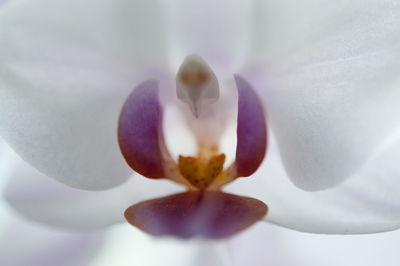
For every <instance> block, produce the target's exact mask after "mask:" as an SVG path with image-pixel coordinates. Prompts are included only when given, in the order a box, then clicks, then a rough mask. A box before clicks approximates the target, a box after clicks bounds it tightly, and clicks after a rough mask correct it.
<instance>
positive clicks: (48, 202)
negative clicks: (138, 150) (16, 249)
mask: <svg viewBox="0 0 400 266" xmlns="http://www.w3.org/2000/svg"><path fill="white" fill-rule="evenodd" d="M180 190H181V188H180V187H178V186H177V185H175V184H174V183H172V182H169V181H164V180H160V181H158V182H157V181H154V180H149V179H147V178H144V177H142V176H139V175H136V176H133V177H132V178H131V179H130V180H129V181H127V182H126V183H124V184H123V185H121V186H119V187H116V188H113V189H109V190H105V191H85V190H79V189H75V188H71V187H68V186H65V185H64V184H61V183H59V182H57V181H54V180H52V179H50V178H48V177H47V176H45V175H43V174H41V173H40V172H38V171H37V170H36V169H34V168H32V167H31V166H29V165H28V164H26V163H24V162H20V163H19V164H18V165H17V167H16V169H15V170H14V172H12V173H11V176H10V181H9V183H8V185H7V187H6V189H5V191H4V197H5V199H6V201H7V202H8V203H9V204H10V206H11V207H12V208H13V209H14V210H15V211H17V212H18V213H19V214H21V215H22V216H24V217H26V218H28V219H31V220H34V221H36V222H39V223H43V224H48V225H51V226H54V227H62V228H72V229H77V230H90V229H99V228H105V227H107V226H111V225H113V224H117V223H121V222H124V221H125V218H124V212H125V210H126V209H127V208H128V207H129V206H131V205H133V204H135V203H137V202H139V201H142V200H146V199H150V198H153V197H157V196H165V195H168V194H172V193H174V192H178V191H180Z"/></svg>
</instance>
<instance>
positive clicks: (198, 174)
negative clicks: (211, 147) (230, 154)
mask: <svg viewBox="0 0 400 266" xmlns="http://www.w3.org/2000/svg"><path fill="white" fill-rule="evenodd" d="M224 163H225V154H220V155H216V156H213V157H211V159H210V160H208V161H203V160H200V159H198V158H195V157H184V156H179V162H178V165H179V171H180V173H181V174H182V176H183V177H184V178H186V180H188V181H189V182H190V183H191V184H192V185H193V186H195V187H197V188H199V189H205V188H207V187H208V186H209V185H210V184H211V183H212V182H213V181H214V179H215V178H216V177H217V176H218V175H219V174H220V173H221V172H222V169H223V166H224Z"/></svg>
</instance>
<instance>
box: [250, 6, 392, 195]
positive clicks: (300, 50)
mask: <svg viewBox="0 0 400 266" xmlns="http://www.w3.org/2000/svg"><path fill="white" fill-rule="evenodd" d="M264 4H265V9H262V8H261V7H259V10H264V12H261V13H260V14H261V15H262V18H263V20H261V21H258V23H259V26H258V31H256V32H257V34H256V36H257V37H258V38H255V39H254V42H255V44H257V47H253V48H254V51H255V54H254V55H253V59H254V58H256V57H257V58H258V59H259V60H258V61H260V60H261V61H263V60H264V65H262V66H261V65H260V66H258V67H259V68H258V70H260V69H262V71H259V72H258V73H257V74H258V75H259V76H260V75H261V76H263V78H262V81H261V80H258V81H259V86H258V88H259V89H260V90H263V94H264V96H265V103H266V107H267V110H268V114H269V120H270V125H271V126H272V128H273V129H274V131H275V133H276V136H277V139H278V142H279V148H280V151H281V154H282V159H283V161H284V165H285V168H286V171H287V173H288V175H289V176H290V178H291V180H292V181H293V182H294V183H295V184H296V185H297V186H299V187H300V188H303V189H306V190H319V189H325V188H328V187H331V186H333V185H336V184H338V183H340V182H342V181H343V180H345V179H346V178H348V177H350V176H351V175H352V174H354V173H355V172H356V171H357V169H358V168H359V167H360V166H361V165H362V164H363V163H364V162H365V161H366V160H368V159H369V158H370V157H371V156H372V155H373V153H374V152H376V149H377V147H378V146H379V145H381V143H382V141H384V139H385V138H387V137H390V135H391V134H392V131H393V130H395V129H396V128H397V127H398V126H399V125H400V120H399V119H398V116H399V114H400V90H399V86H400V76H399V73H400V63H399V62H400V48H399V45H398V43H399V42H400V27H399V26H398V25H399V23H400V4H399V3H398V2H396V1H386V0H384V1H351V2H349V1H339V3H338V2H337V1H335V2H332V1H302V2H301V4H299V5H296V4H293V2H292V1H289V2H285V1H282V2H279V3H277V5H276V6H275V5H271V3H264ZM274 12H275V13H274ZM263 25H265V27H264V28H263ZM274 27H275V28H274ZM254 60H255V59H254ZM253 63H254V62H253ZM253 67H254V65H253ZM249 74H251V73H249ZM252 74H256V73H255V71H253V72H252Z"/></svg>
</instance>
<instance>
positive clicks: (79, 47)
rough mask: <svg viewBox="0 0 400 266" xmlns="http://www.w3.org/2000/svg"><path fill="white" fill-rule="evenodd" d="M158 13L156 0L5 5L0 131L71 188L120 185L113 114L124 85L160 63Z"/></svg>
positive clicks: (0, 22) (45, 0) (46, 0)
mask: <svg viewBox="0 0 400 266" xmlns="http://www.w3.org/2000/svg"><path fill="white" fill-rule="evenodd" d="M160 12H161V11H160V8H159V5H158V4H157V1H146V2H139V1H135V2H131V1H127V0H118V1H106V0H100V1H97V0H96V1H94V0H93V1H92V0H90V1H78V0H72V1H71V0H62V1H57V2H54V1H51V0H38V1H29V0H27V1H15V2H10V3H9V4H7V5H5V6H4V7H3V8H2V9H1V10H0V31H1V36H0V42H1V44H2V45H1V46H0V68H1V71H0V120H1V124H0V134H1V135H2V136H3V137H4V138H5V140H6V141H7V142H8V143H9V144H10V145H11V146H12V147H13V148H14V149H15V151H16V152H17V153H18V154H19V155H20V156H21V157H23V158H24V159H25V160H26V161H28V162H29V163H31V164H32V165H34V166H35V167H37V169H39V170H40V171H42V172H43V173H45V174H47V175H49V176H51V177H54V178H56V179H57V180H59V181H61V182H63V183H65V184H68V185H70V186H72V187H77V188H83V189H93V190H98V189H106V188H110V187H113V186H116V185H118V184H120V183H122V182H123V181H124V180H126V178H127V177H128V176H129V174H130V169H129V168H128V167H127V166H126V164H125V162H124V160H123V158H122V156H121V154H120V151H119V148H118V145H117V136H116V132H117V119H118V114H119V111H120V109H121V106H122V103H123V101H124V100H125V97H126V96H127V95H128V93H129V91H130V90H131V89H132V87H133V86H135V84H137V83H139V82H141V81H142V78H143V79H148V78H156V76H155V75H156V71H155V68H162V67H163V66H165V65H164V61H163V60H164V59H163V57H164V50H163V48H162V46H163V44H164V41H163V37H162V27H161V26H162V22H161V20H162V17H161V14H160ZM71 14H73V15H71ZM150 70H152V71H150ZM157 73H158V72H157Z"/></svg>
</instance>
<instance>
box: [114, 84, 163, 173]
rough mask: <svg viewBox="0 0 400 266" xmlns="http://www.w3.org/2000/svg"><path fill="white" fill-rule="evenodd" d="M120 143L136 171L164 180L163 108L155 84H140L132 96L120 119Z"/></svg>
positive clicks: (125, 155) (122, 150) (130, 164)
mask: <svg viewBox="0 0 400 266" xmlns="http://www.w3.org/2000/svg"><path fill="white" fill-rule="evenodd" d="M118 142H119V146H120V149H121V152H122V155H123V156H124V158H125V160H126V162H127V163H128V165H129V166H130V167H131V168H132V169H133V170H135V171H136V172H138V173H139V174H141V175H143V176H146V177H149V178H163V177H165V173H164V166H163V165H164V164H163V163H164V159H163V153H162V148H163V147H165V144H164V138H163V134H162V107H161V104H160V101H159V98H158V84H157V82H156V81H154V80H148V81H145V82H143V83H141V84H139V85H138V86H137V87H136V88H135V89H134V90H133V91H132V92H131V94H130V95H129V97H128V99H127V100H126V102H125V104H124V106H123V107H122V110H121V114H120V117H119V125H118Z"/></svg>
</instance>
